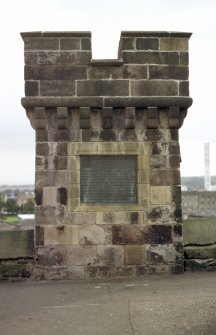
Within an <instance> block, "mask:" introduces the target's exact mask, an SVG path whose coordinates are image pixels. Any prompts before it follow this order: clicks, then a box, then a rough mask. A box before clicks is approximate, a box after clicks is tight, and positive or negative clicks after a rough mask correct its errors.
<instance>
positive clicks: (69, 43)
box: [60, 38, 81, 50]
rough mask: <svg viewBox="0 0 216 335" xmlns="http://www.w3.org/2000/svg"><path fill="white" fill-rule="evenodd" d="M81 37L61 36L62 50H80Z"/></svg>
mask: <svg viewBox="0 0 216 335" xmlns="http://www.w3.org/2000/svg"><path fill="white" fill-rule="evenodd" d="M80 48H81V43H80V39H79V38H60V50H80Z"/></svg>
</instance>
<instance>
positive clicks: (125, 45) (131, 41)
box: [121, 37, 135, 50]
mask: <svg viewBox="0 0 216 335" xmlns="http://www.w3.org/2000/svg"><path fill="white" fill-rule="evenodd" d="M133 49H135V38H127V37H126V38H122V39H121V50H133Z"/></svg>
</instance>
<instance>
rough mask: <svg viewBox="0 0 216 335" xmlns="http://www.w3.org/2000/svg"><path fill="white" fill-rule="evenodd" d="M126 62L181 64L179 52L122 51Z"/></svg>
mask: <svg viewBox="0 0 216 335" xmlns="http://www.w3.org/2000/svg"><path fill="white" fill-rule="evenodd" d="M122 57H123V61H124V64H169V65H178V64H179V54H178V52H157V51H153V52H148V51H139V52H128V51H123V53H122Z"/></svg>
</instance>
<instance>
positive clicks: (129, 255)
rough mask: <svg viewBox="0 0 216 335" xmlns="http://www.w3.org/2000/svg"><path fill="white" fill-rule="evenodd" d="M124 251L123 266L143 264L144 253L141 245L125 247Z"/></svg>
mask: <svg viewBox="0 0 216 335" xmlns="http://www.w3.org/2000/svg"><path fill="white" fill-rule="evenodd" d="M124 250H125V264H126V265H139V264H144V262H145V257H144V256H145V252H144V246H143V245H127V246H125V248H124Z"/></svg>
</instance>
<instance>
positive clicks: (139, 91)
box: [120, 80, 178, 96]
mask: <svg viewBox="0 0 216 335" xmlns="http://www.w3.org/2000/svg"><path fill="white" fill-rule="evenodd" d="M120 95H121V94H120ZM122 95H123V94H122ZM131 95H132V96H143V95H145V96H170V95H174V96H176V95H178V85H177V83H176V82H175V81H171V80H166V81H161V80H153V81H147V80H139V81H138V80H137V81H132V82H131Z"/></svg>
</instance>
